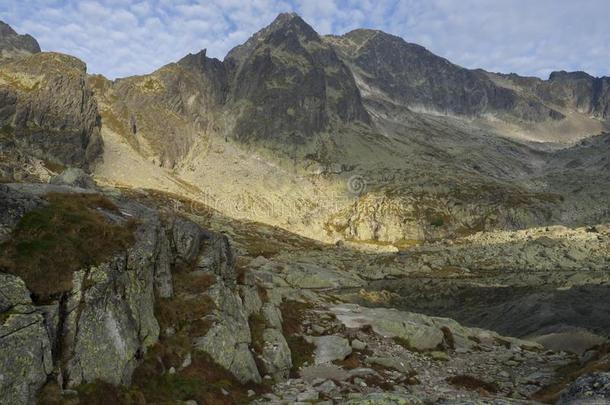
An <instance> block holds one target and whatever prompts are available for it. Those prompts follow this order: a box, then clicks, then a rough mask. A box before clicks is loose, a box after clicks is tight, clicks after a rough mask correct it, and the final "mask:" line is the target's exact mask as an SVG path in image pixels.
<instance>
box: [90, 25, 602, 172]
mask: <svg viewBox="0 0 610 405" xmlns="http://www.w3.org/2000/svg"><path fill="white" fill-rule="evenodd" d="M95 80H96V81H102V80H103V79H102V78H101V77H98V78H96V79H95ZM609 80H610V79H608V78H599V79H596V78H592V77H590V76H586V77H585V75H583V74H579V73H573V74H566V73H561V72H558V73H553V74H552V75H551V77H550V79H549V80H548V81H544V80H540V79H535V78H522V77H519V76H516V75H497V74H492V73H488V72H484V71H482V70H468V69H465V68H462V67H460V66H457V65H455V64H452V63H451V62H449V61H447V60H446V59H443V58H441V57H438V56H436V55H434V54H432V53H431V52H429V51H427V50H426V49H425V48H423V47H421V46H419V45H415V44H410V43H407V42H405V41H404V40H403V39H401V38H399V37H396V36H393V35H389V34H385V33H383V32H381V31H373V30H355V31H352V32H349V33H347V34H345V35H343V36H325V37H321V36H320V35H318V34H317V33H316V32H315V31H314V30H313V29H312V28H311V27H310V26H309V25H308V24H307V23H305V22H304V21H303V20H302V19H301V18H300V17H299V16H297V15H295V14H281V15H280V16H278V17H277V19H276V20H275V21H274V22H273V23H271V25H269V26H268V27H266V28H264V29H262V30H261V31H259V32H257V33H256V34H254V35H253V36H252V38H250V39H249V40H248V41H247V42H246V43H244V44H243V45H240V46H238V47H236V48H234V49H233V50H231V51H230V52H229V53H228V54H227V56H226V58H225V59H224V61H220V60H217V59H213V58H209V57H207V56H206V52H205V50H203V51H201V52H200V53H198V54H194V55H193V54H190V55H187V56H186V57H184V58H183V59H181V60H180V61H178V62H177V63H174V64H170V65H167V66H164V67H162V68H161V69H159V70H157V71H156V72H154V73H152V74H150V75H145V76H137V77H130V78H126V79H119V80H117V81H116V82H114V83H108V84H107V85H106V86H105V87H106V88H109V89H111V90H110V91H111V92H112V93H116V97H113V98H112V100H110V99H109V100H106V101H107V105H108V109H107V112H108V115H113V117H108V119H107V121H108V122H109V123H110V124H111V125H112V124H115V125H116V126H118V125H119V124H122V126H123V128H122V130H121V131H119V132H121V133H122V134H124V135H125V136H127V137H133V135H134V134H133V132H134V130H135V131H137V130H139V129H141V130H142V134H141V135H142V137H144V138H145V139H144V140H145V141H146V143H147V144H148V146H150V147H151V148H152V151H153V153H154V154H156V155H157V156H158V158H159V161H160V162H161V163H162V164H164V165H167V166H169V167H172V166H173V165H175V164H176V163H177V162H179V161H180V160H181V159H182V158H183V157H184V156H185V155H186V153H187V151H188V150H189V148H190V146H191V145H192V142H193V136H195V135H194V132H197V131H198V130H203V131H206V132H210V131H212V132H216V133H221V134H222V135H223V136H228V137H232V138H234V139H236V140H238V141H239V142H242V143H245V144H248V143H259V144H264V145H266V146H268V147H276V148H279V149H280V150H286V149H290V147H291V146H293V145H302V144H306V143H308V142H310V141H311V140H312V139H315V138H316V136H315V135H316V134H321V133H329V132H332V131H333V130H336V129H337V128H338V127H341V126H345V125H350V124H356V123H359V124H362V125H364V126H369V127H372V128H374V127H375V120H374V119H373V117H372V115H377V116H378V115H380V114H383V113H380V112H379V111H377V108H376V107H379V106H385V110H386V112H387V109H388V108H389V107H390V106H391V107H393V108H396V107H399V108H402V109H405V110H412V111H415V112H428V113H434V114H442V115H453V116H458V117H464V118H466V119H478V118H491V121H496V120H500V121H502V122H507V123H509V124H511V125H516V126H517V127H519V128H521V129H522V131H523V132H526V133H527V132H528V131H530V130H532V125H535V124H545V123H559V125H560V124H561V122H562V121H570V120H571V119H572V117H568V115H570V116H571V115H572V113H575V114H577V115H579V116H582V117H581V118H582V120H584V121H588V122H591V123H592V125H593V126H595V125H597V126H598V127H599V128H600V129H601V128H602V124H601V122H602V121H605V120H606V119H607V118H608V108H609V107H608V106H609V104H610V93H609V92H608V83H609ZM116 99H118V100H117V101H114V100H116ZM151 104H153V105H158V107H159V109H161V110H163V112H162V114H164V113H165V112H166V111H171V114H172V117H168V120H169V123H171V124H168V125H167V128H158V126H159V125H162V126H163V125H165V124H164V123H163V121H166V120H156V118H150V117H147V115H148V114H147V112H146V111H145V110H146V109H147V108H148V107H149V106H150V105H151ZM375 113H377V114H375ZM157 114H158V111H155V112H154V115H155V117H156V116H158V115H157ZM173 114H178V116H177V117H174V116H173ZM102 117H104V114H102ZM178 117H180V120H182V121H183V122H180V123H179V122H175V121H176V119H177V118H178ZM151 121H161V123H159V122H151ZM598 121H599V122H598ZM178 128H181V129H180V130H178ZM587 128H588V127H587ZM373 131H374V129H373ZM130 133H131V134H130ZM165 133H175V136H172V137H167V140H168V141H169V140H171V144H168V143H167V142H166V141H164V140H163V139H160V137H165ZM592 134H593V133H586V134H576V136H575V138H578V137H579V136H584V135H587V136H588V135H592ZM544 140H545V141H548V140H549V139H547V138H545V139H544ZM132 142H133V143H134V144H137V141H135V140H134V139H132ZM278 145H279V146H278Z"/></svg>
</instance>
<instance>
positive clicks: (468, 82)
mask: <svg viewBox="0 0 610 405" xmlns="http://www.w3.org/2000/svg"><path fill="white" fill-rule="evenodd" d="M325 39H326V41H327V42H328V43H331V44H333V46H335V47H336V48H337V49H338V50H339V51H340V54H341V55H342V56H343V57H344V58H345V59H346V60H347V61H349V63H350V64H351V65H352V66H353V67H354V72H355V74H356V75H357V77H358V78H359V79H360V80H361V81H362V86H361V87H362V88H363V93H365V94H367V96H369V97H371V98H373V97H375V96H380V95H381V94H384V95H385V96H386V97H387V98H389V99H390V100H392V101H393V102H395V103H397V104H401V105H405V106H408V107H411V108H414V109H420V110H424V111H432V112H439V113H443V114H454V115H464V116H480V115H484V114H499V115H500V116H504V117H511V118H514V119H518V120H523V121H527V122H529V121H534V122H538V121H546V120H560V119H562V118H563V115H562V114H561V113H559V112H558V111H555V110H553V109H551V108H548V107H546V106H545V105H543V104H542V103H541V102H539V101H537V100H533V99H526V98H524V97H521V96H520V95H519V94H517V93H516V92H514V91H512V90H510V89H507V88H504V87H500V86H497V85H496V84H495V83H493V82H492V81H491V80H490V79H489V78H487V77H486V76H485V75H482V74H480V73H479V72H477V71H472V70H468V69H464V68H462V67H460V66H457V65H454V64H453V63H451V62H449V61H448V60H446V59H443V58H441V57H439V56H436V55H434V54H433V53H431V52H430V51H428V50H427V49H425V48H424V47H422V46H419V45H415V44H410V43H408V42H405V41H404V40H403V39H402V38H399V37H396V36H393V35H389V34H386V33H384V32H381V31H374V30H364V29H360V30H355V31H351V32H349V33H347V34H345V35H343V36H341V37H336V36H329V37H326V38H325Z"/></svg>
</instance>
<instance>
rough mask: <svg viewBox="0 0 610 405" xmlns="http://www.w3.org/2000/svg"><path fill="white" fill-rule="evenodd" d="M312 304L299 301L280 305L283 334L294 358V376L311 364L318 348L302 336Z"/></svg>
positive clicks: (285, 302)
mask: <svg viewBox="0 0 610 405" xmlns="http://www.w3.org/2000/svg"><path fill="white" fill-rule="evenodd" d="M311 308H312V307H311V304H306V303H302V302H297V301H284V302H282V304H281V305H280V311H281V312H282V333H283V334H284V337H285V338H286V342H287V343H288V347H289V348H290V353H291V356H292V370H291V372H292V373H293V375H294V374H295V373H296V372H297V371H298V370H299V369H300V368H301V367H302V366H303V365H304V364H305V363H308V364H311V363H312V362H313V358H314V355H313V354H314V351H315V348H316V346H315V345H314V344H313V343H309V342H307V341H306V340H305V338H304V337H303V336H302V333H303V320H304V319H305V313H306V311H308V310H310V309H311Z"/></svg>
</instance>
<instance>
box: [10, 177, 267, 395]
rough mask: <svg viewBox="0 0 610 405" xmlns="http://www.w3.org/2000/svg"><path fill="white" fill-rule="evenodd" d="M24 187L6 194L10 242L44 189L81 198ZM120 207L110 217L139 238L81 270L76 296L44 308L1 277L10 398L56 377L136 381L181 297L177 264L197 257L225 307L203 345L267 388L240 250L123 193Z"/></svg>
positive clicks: (66, 382) (17, 282)
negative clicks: (254, 348) (163, 313)
mask: <svg viewBox="0 0 610 405" xmlns="http://www.w3.org/2000/svg"><path fill="white" fill-rule="evenodd" d="M50 187H55V188H50ZM17 189H19V188H18V187H16V188H11V187H6V186H3V187H2V189H1V190H0V191H2V193H3V196H4V197H6V200H7V201H8V202H11V204H8V205H6V206H5V205H2V208H4V210H3V211H2V215H1V216H0V218H1V219H2V224H1V225H2V229H3V233H4V234H5V235H6V237H10V231H11V229H13V228H14V227H15V225H16V224H17V223H18V221H19V219H20V218H21V217H22V216H23V215H24V214H25V213H26V212H27V211H29V210H31V209H33V208H35V207H37V206H40V204H45V203H44V193H45V191H47V190H53V191H55V192H57V191H62V192H64V193H66V192H67V193H79V192H83V189H81V188H71V187H69V186H46V185H38V186H37V185H32V187H30V189H31V190H33V191H34V194H30V193H28V192H27V191H23V190H24V188H21V190H22V191H18V190H17ZM88 192H91V191H88ZM37 195H41V196H40V197H39V196H37ZM114 202H115V203H116V204H117V206H118V207H119V211H118V212H119V213H120V214H119V215H117V214H112V215H110V214H108V215H110V216H109V220H112V221H115V222H121V221H128V220H129V219H137V221H138V225H137V227H136V228H135V235H134V240H135V242H134V244H133V245H132V246H131V247H130V248H129V249H127V251H125V252H121V253H120V254H117V255H115V256H113V257H112V258H109V259H108V260H106V261H104V262H103V263H102V264H99V265H96V266H91V267H89V268H83V269H82V270H79V271H76V272H74V274H73V280H72V284H73V287H72V288H71V290H70V291H67V292H66V293H63V294H61V295H60V296H58V297H55V298H54V299H53V300H52V302H50V303H49V302H45V303H44V305H43V303H32V300H31V298H30V292H29V291H28V290H27V289H26V286H25V283H24V282H23V281H22V280H21V279H19V278H18V277H16V276H13V275H8V274H2V273H0V281H2V282H1V283H0V353H1V354H2V360H1V361H0V363H1V364H0V375H1V376H2V378H0V393H2V398H3V399H6V398H9V399H11V401H10V403H13V404H29V403H33V401H34V399H35V396H36V394H37V391H38V390H39V389H40V388H41V387H42V385H43V384H45V383H46V382H47V380H49V379H51V378H54V379H56V380H57V381H58V383H59V385H60V387H61V388H64V389H67V388H74V387H77V386H79V385H81V384H83V383H91V382H94V381H97V380H100V381H104V382H107V383H111V384H113V385H129V384H130V383H131V378H132V374H133V372H134V370H135V369H136V367H137V366H138V365H139V364H140V363H141V361H142V359H143V357H144V355H145V353H146V352H147V350H148V348H150V347H151V346H152V345H154V344H155V343H156V342H157V341H158V338H159V335H160V327H159V322H158V320H157V318H156V313H155V309H156V302H157V300H158V299H168V298H171V297H172V296H173V294H174V287H173V277H172V268H173V267H174V265H176V264H180V263H182V264H185V263H191V262H193V260H195V261H196V263H197V266H198V267H197V269H199V270H198V271H200V272H206V273H208V274H210V275H214V277H217V279H218V281H217V282H216V283H215V284H214V286H213V287H212V289H211V291H209V292H208V293H209V295H210V296H211V297H212V299H213V300H214V302H215V304H216V308H217V309H216V310H215V311H214V312H213V314H210V316H209V317H211V318H213V321H212V323H213V326H212V327H211V329H210V330H209V331H208V332H206V334H205V335H204V336H202V337H201V339H200V340H199V341H198V342H197V344H196V345H195V349H199V350H202V351H205V352H206V353H208V354H209V355H210V356H212V358H213V359H214V360H215V361H216V362H217V363H219V364H220V365H221V366H224V367H225V368H227V369H228V370H229V371H231V372H232V373H233V374H235V375H236V377H237V378H238V379H240V380H242V381H244V382H246V381H254V382H260V381H261V377H260V375H259V373H258V370H257V367H256V364H255V362H254V359H253V356H252V354H251V352H250V350H249V344H250V342H251V336H250V329H249V326H248V320H247V309H246V308H245V307H244V304H243V303H242V299H241V297H240V295H239V289H238V288H237V283H236V272H235V253H234V252H233V250H232V248H231V246H230V245H229V241H228V239H227V238H226V236H222V235H217V234H212V233H209V232H207V231H204V230H203V229H202V228H200V227H199V226H197V225H195V224H194V223H192V222H190V221H186V220H183V219H179V218H175V219H173V220H171V221H164V220H161V218H160V216H159V214H158V212H156V211H155V210H153V209H150V208H147V207H145V206H143V205H141V204H139V203H135V202H133V201H132V200H130V199H127V198H124V197H118V198H116V199H115V201H114ZM245 288H247V287H245ZM251 288H253V287H251ZM254 293H255V294H256V291H255V290H254ZM256 310H260V301H259V308H258V309H256Z"/></svg>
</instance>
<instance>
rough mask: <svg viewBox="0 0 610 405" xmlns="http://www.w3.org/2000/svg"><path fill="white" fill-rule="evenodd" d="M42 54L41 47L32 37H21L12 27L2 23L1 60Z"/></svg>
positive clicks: (0, 37) (0, 28) (0, 35)
mask: <svg viewBox="0 0 610 405" xmlns="http://www.w3.org/2000/svg"><path fill="white" fill-rule="evenodd" d="M38 52H40V45H38V41H36V40H35V39H34V38H33V37H32V36H31V35H29V34H25V35H19V34H18V33H17V32H16V31H15V30H14V29H13V28H12V27H11V26H10V25H8V24H6V23H5V22H3V21H0V58H5V57H13V56H20V55H27V54H32V53H38Z"/></svg>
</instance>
